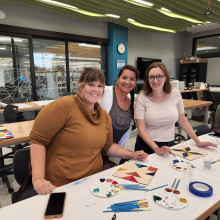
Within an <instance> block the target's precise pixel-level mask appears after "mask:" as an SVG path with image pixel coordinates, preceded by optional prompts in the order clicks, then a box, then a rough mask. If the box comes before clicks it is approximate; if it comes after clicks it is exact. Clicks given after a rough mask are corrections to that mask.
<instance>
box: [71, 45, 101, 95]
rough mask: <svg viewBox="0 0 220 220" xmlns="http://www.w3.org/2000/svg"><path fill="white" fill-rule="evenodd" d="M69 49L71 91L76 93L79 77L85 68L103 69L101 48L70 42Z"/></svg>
mask: <svg viewBox="0 0 220 220" xmlns="http://www.w3.org/2000/svg"><path fill="white" fill-rule="evenodd" d="M68 47H69V71H70V90H71V92H74V93H75V92H76V91H77V82H78V78H79V75H80V73H81V72H82V70H83V69H84V68H85V67H94V68H98V69H101V46H99V45H94V44H87V43H73V42H70V43H69V44H68Z"/></svg>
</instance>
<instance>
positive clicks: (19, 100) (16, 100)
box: [13, 97, 25, 103]
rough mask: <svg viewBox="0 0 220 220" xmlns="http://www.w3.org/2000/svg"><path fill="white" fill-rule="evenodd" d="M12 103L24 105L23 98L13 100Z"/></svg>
mask: <svg viewBox="0 0 220 220" xmlns="http://www.w3.org/2000/svg"><path fill="white" fill-rule="evenodd" d="M13 102H14V103H24V102H25V100H24V98H21V97H19V98H14V100H13Z"/></svg>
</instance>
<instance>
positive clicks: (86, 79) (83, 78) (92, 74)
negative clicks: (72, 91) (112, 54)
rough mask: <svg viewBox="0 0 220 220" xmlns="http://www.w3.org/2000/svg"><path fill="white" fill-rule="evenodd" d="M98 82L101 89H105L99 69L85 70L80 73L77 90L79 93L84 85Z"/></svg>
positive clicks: (103, 76) (90, 68)
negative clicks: (101, 86)
mask: <svg viewBox="0 0 220 220" xmlns="http://www.w3.org/2000/svg"><path fill="white" fill-rule="evenodd" d="M97 80H100V82H101V84H102V85H103V87H105V75H104V74H103V73H102V71H101V70H100V69H96V68H92V67H89V68H85V69H84V70H83V72H82V73H81V75H80V77H79V81H78V89H79V91H80V90H81V89H82V88H83V87H84V85H85V84H86V83H90V82H94V81H97Z"/></svg>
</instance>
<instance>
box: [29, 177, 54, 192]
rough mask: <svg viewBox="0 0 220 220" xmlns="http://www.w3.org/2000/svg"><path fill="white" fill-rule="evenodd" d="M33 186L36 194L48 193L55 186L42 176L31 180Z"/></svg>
mask: <svg viewBox="0 0 220 220" xmlns="http://www.w3.org/2000/svg"><path fill="white" fill-rule="evenodd" d="M33 186H34V189H35V191H36V192H37V193H38V194H48V193H50V192H52V191H53V190H54V189H55V188H56V186H54V185H53V184H52V183H51V182H50V181H47V180H45V179H43V178H42V179H36V180H33Z"/></svg>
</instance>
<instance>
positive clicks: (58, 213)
mask: <svg viewBox="0 0 220 220" xmlns="http://www.w3.org/2000/svg"><path fill="white" fill-rule="evenodd" d="M65 198H66V193H65V192H59V193H51V194H50V197H49V200H48V203H47V208H46V211H45V214H44V218H46V219H48V218H60V217H62V216H63V207H64V202H65Z"/></svg>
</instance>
